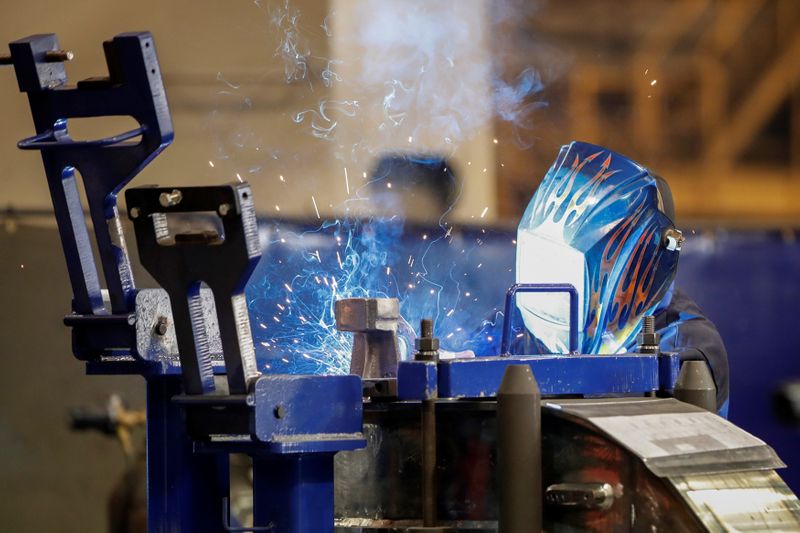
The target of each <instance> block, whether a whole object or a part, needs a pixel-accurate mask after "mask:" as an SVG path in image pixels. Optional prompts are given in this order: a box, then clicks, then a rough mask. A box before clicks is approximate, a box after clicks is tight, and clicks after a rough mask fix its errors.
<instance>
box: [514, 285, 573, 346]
mask: <svg viewBox="0 0 800 533" xmlns="http://www.w3.org/2000/svg"><path fill="white" fill-rule="evenodd" d="M520 292H523V293H524V292H550V293H559V292H565V293H567V294H568V295H569V351H570V353H576V352H577V351H578V290H577V289H576V288H575V287H574V286H573V285H571V284H569V283H517V284H515V285H512V286H511V288H509V289H508V292H507V293H506V307H505V315H504V317H503V339H502V342H501V343H500V353H501V354H503V355H510V352H509V345H510V343H511V326H512V324H513V320H511V314H512V312H513V311H512V310H513V308H514V300H515V298H516V296H517V293H520Z"/></svg>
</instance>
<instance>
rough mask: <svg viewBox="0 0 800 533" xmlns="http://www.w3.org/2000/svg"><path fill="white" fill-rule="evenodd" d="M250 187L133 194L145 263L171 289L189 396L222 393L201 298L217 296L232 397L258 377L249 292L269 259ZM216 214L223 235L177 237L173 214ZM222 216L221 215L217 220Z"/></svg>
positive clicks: (131, 208) (131, 209)
mask: <svg viewBox="0 0 800 533" xmlns="http://www.w3.org/2000/svg"><path fill="white" fill-rule="evenodd" d="M252 196H253V195H252V192H251V190H250V186H249V185H248V184H246V183H235V184H231V185H223V186H218V187H183V188H180V189H175V188H171V187H170V188H163V189H162V188H158V187H137V188H133V189H128V190H127V191H126V192H125V200H126V202H127V204H128V216H129V217H130V218H131V220H133V226H134V229H135V231H136V243H137V246H138V249H139V257H140V259H141V262H142V265H143V266H144V267H145V268H146V269H147V271H148V272H150V274H152V276H153V277H154V278H155V279H156V281H157V282H158V283H159V285H161V287H163V288H164V290H166V291H167V294H169V298H170V304H171V308H172V318H173V320H174V322H175V334H176V337H177V340H178V352H179V354H180V360H181V368H182V375H183V383H184V389H185V390H186V393H187V394H204V393H211V392H214V391H215V390H216V387H215V384H214V371H213V368H212V360H211V353H210V348H209V343H208V338H207V336H206V328H207V321H206V318H205V316H204V313H203V306H202V301H201V297H200V290H201V284H202V283H205V284H206V285H207V286H208V288H209V289H210V290H211V292H212V293H213V295H214V304H215V306H216V312H217V320H218V324H219V334H220V339H221V341H222V353H223V356H224V359H225V368H226V373H227V378H228V388H229V391H228V392H229V393H230V394H246V393H247V392H248V390H249V387H250V384H251V383H252V382H253V381H254V380H255V379H256V378H257V377H258V375H259V372H258V368H257V365H256V356H255V349H254V347H253V337H252V334H251V332H250V320H249V316H248V313H247V303H246V301H245V296H244V288H245V285H246V284H247V280H248V279H249V278H250V274H252V272H253V269H254V268H255V267H256V264H257V263H258V260H259V259H260V257H261V246H260V243H259V240H258V225H257V222H256V215H255V210H254V208H253V197H252ZM208 212H212V213H216V214H217V215H218V216H219V218H220V219H221V224H222V229H223V232H222V233H217V232H213V231H206V232H199V233H198V232H186V233H175V234H173V231H172V230H171V229H170V227H169V221H168V218H167V216H168V215H172V214H175V213H208ZM215 216H216V215H215Z"/></svg>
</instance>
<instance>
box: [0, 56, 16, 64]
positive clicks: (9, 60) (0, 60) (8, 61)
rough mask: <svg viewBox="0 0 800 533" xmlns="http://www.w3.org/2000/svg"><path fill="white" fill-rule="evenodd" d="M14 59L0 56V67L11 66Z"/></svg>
mask: <svg viewBox="0 0 800 533" xmlns="http://www.w3.org/2000/svg"><path fill="white" fill-rule="evenodd" d="M13 64H14V59H13V58H12V57H11V56H5V55H3V56H0V65H13Z"/></svg>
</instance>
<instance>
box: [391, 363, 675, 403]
mask: <svg viewBox="0 0 800 533" xmlns="http://www.w3.org/2000/svg"><path fill="white" fill-rule="evenodd" d="M402 364H405V363H401V365H402ZM511 364H528V365H530V366H531V369H532V370H533V373H534V375H535V376H536V382H537V383H538V384H539V388H540V389H541V391H542V394H543V395H566V394H581V395H600V394H640V393H648V392H653V391H657V390H659V388H660V386H661V383H660V381H659V356H657V355H644V354H624V355H544V356H533V357H476V358H474V359H453V360H449V361H441V362H440V363H439V369H438V370H439V397H440V398H483V397H492V396H495V395H496V394H497V390H498V389H499V387H500V382H501V381H502V379H503V373H504V372H505V369H506V367H507V366H508V365H511ZM403 387H404V386H403V385H402V384H399V383H398V390H402V389H403Z"/></svg>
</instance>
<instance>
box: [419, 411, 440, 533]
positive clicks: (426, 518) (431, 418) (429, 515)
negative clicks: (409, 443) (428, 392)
mask: <svg viewBox="0 0 800 533" xmlns="http://www.w3.org/2000/svg"><path fill="white" fill-rule="evenodd" d="M436 492H437V491H436V399H435V398H429V399H427V400H422V525H423V526H424V527H434V526H436V499H437V498H436Z"/></svg>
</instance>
